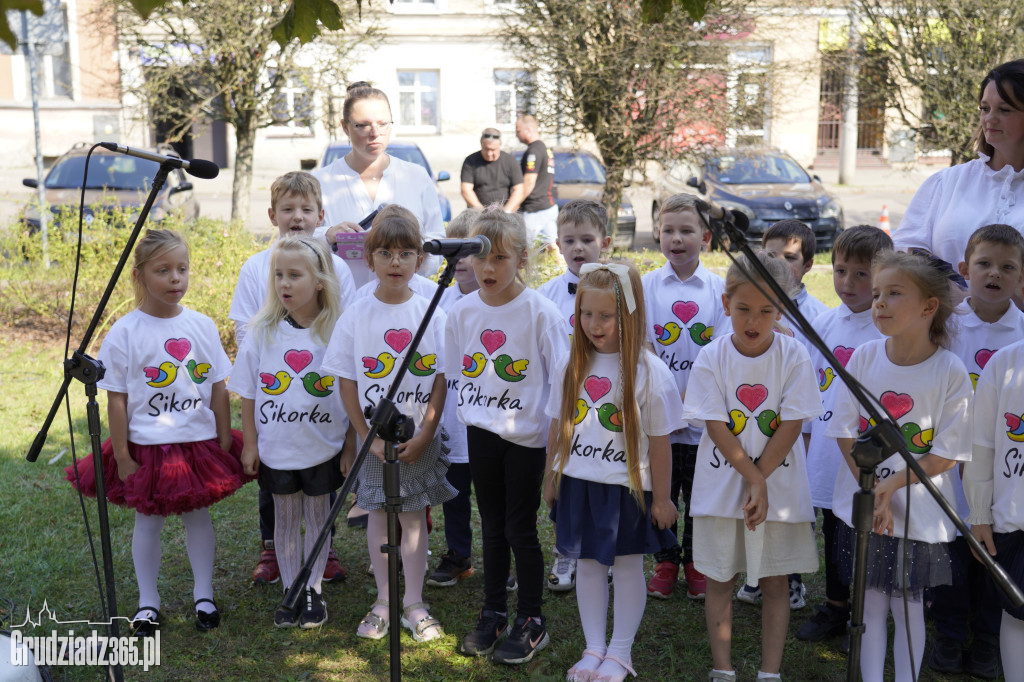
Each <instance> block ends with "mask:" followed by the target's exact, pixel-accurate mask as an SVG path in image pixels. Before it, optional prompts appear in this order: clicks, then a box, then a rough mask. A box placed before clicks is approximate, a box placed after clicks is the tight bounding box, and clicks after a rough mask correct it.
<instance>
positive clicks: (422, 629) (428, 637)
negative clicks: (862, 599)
mask: <svg viewBox="0 0 1024 682" xmlns="http://www.w3.org/2000/svg"><path fill="white" fill-rule="evenodd" d="M429 608H430V605H429V604H427V603H426V602H422V601H418V602H416V603H415V604H409V605H408V606H406V607H405V608H404V609H403V610H402V613H403V615H402V627H403V628H405V629H406V630H408V631H409V633H410V634H411V635H412V638H413V639H414V640H415V641H417V642H432V641H434V640H435V639H441V638H442V637H444V630H443V629H441V621H439V620H438V619H437V618H434V617H433V616H431V615H430V613H429V611H428V612H427V615H425V616H423V617H422V618H420V619H419V620H418V621H416V623H415V624H413V623H412V622H411V621H410V620H409V614H410V613H412V612H413V611H415V610H416V609H423V610H424V611H427V609H429Z"/></svg>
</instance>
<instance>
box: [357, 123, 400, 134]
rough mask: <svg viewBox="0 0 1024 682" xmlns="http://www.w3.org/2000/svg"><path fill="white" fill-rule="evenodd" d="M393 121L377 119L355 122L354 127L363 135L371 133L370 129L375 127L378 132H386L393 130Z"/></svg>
mask: <svg viewBox="0 0 1024 682" xmlns="http://www.w3.org/2000/svg"><path fill="white" fill-rule="evenodd" d="M392 123H393V121H377V122H376V123H353V124H352V128H353V129H354V130H355V131H356V134H357V135H361V136H363V137H365V136H367V135H369V134H370V129H371V128H373V129H374V130H376V131H377V134H381V133H386V132H388V131H389V130H391V124H392Z"/></svg>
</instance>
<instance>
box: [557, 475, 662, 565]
mask: <svg viewBox="0 0 1024 682" xmlns="http://www.w3.org/2000/svg"><path fill="white" fill-rule="evenodd" d="M651 500H652V497H651V493H649V492H644V509H640V505H638V504H637V502H636V499H634V498H633V496H632V495H631V494H630V492H629V489H628V488H627V487H626V486H622V485H613V484H608V483H594V482H593V481H584V480H582V479H579V478H573V477H572V476H562V482H561V485H560V486H559V488H558V499H557V500H556V501H555V504H554V505H553V506H552V507H551V520H552V521H554V522H555V548H556V549H557V550H558V553H559V554H561V555H562V556H566V557H569V558H572V559H593V560H594V561H597V562H599V563H601V564H603V565H605V566H612V565H614V563H615V557H617V556H628V555H630V554H653V553H655V552H658V551H660V550H661V548H662V547H666V546H668V545H669V544H671V542H672V541H673V540H674V538H673V537H672V531H671V530H669V529H667V528H666V529H665V530H658V529H657V528H655V527H654V525H653V524H652V523H651Z"/></svg>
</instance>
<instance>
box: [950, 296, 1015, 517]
mask: <svg viewBox="0 0 1024 682" xmlns="http://www.w3.org/2000/svg"><path fill="white" fill-rule="evenodd" d="M969 300H970V299H967V300H965V301H962V302H961V303H960V305H958V306H957V307H956V313H957V314H955V315H954V319H956V320H957V321H958V322H959V324H960V328H959V329H958V330H957V332H958V333H956V334H954V335H953V342H952V343H951V344H950V348H949V349H950V350H951V351H952V352H953V353H954V354H955V355H956V356H957V357H958V358H960V361H961V362H962V363H964V367H966V368H967V373H968V374H969V375H970V377H971V386H972V387H973V386H975V385H977V383H978V377H979V376H980V375H981V370H983V369H985V365H986V364H987V363H988V361H989V359H990V358H991V357H992V356H993V354H995V352H996V351H997V350H999V349H1000V348H1005V347H1006V346H1009V345H1011V344H1013V343H1016V342H1017V341H1020V340H1021V339H1024V313H1022V312H1021V311H1020V310H1019V309H1018V308H1017V306H1015V305H1013V303H1012V302H1011V303H1010V307H1009V308H1008V309H1007V310H1006V312H1005V313H1004V314H1003V316H1002V317H1001V318H999V319H998V320H997V321H995V322H992V323H988V322H985V321H984V320H982V319H981V318H980V317H978V316H977V314H976V313H975V312H974V311H973V310H971V306H970V303H969ZM949 473H950V475H951V476H952V477H953V491H954V492H955V493H956V510H957V512H958V513H959V514H960V518H962V519H965V518H967V515H968V514H970V512H971V508H970V506H969V505H968V504H967V498H966V497H965V496H964V485H963V481H961V479H960V469H959V468H956V469H953V470H952V471H950V472H949Z"/></svg>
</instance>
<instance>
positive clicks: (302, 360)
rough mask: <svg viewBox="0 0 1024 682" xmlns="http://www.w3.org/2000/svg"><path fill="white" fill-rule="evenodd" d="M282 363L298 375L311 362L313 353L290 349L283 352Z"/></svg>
mask: <svg viewBox="0 0 1024 682" xmlns="http://www.w3.org/2000/svg"><path fill="white" fill-rule="evenodd" d="M284 362H285V364H286V365H288V366H289V367H291V368H292V371H293V372H295V373H296V374H298V373H299V372H301V371H302V370H304V369H306V367H307V366H308V365H309V363H311V362H313V353H312V352H311V351H308V350H295V349H292V350H290V351H286V352H285V354H284Z"/></svg>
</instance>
